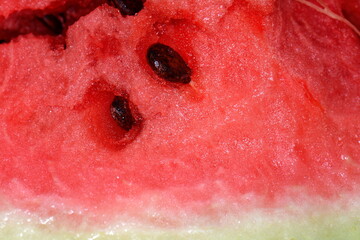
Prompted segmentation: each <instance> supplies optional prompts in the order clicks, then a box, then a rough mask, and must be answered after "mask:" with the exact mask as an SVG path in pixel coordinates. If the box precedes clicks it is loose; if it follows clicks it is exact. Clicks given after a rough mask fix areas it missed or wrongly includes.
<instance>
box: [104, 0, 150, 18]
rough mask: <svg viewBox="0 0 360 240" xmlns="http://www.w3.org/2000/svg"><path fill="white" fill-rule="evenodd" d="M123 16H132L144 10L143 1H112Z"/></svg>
mask: <svg viewBox="0 0 360 240" xmlns="http://www.w3.org/2000/svg"><path fill="white" fill-rule="evenodd" d="M110 2H111V3H112V5H113V6H114V7H116V8H117V9H119V11H120V13H121V14H122V15H123V16H132V15H135V14H137V13H138V12H140V11H141V10H142V9H143V8H144V3H143V1H142V0H110Z"/></svg>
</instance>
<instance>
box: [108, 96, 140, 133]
mask: <svg viewBox="0 0 360 240" xmlns="http://www.w3.org/2000/svg"><path fill="white" fill-rule="evenodd" d="M110 112H111V116H112V117H113V119H114V120H115V121H116V123H117V124H118V125H119V126H120V127H121V128H122V129H124V130H125V131H129V130H130V129H131V128H132V127H133V125H134V124H135V119H134V117H133V115H132V113H131V110H130V107H129V101H128V100H127V99H126V98H124V97H121V96H115V97H114V100H113V102H112V103H111V106H110Z"/></svg>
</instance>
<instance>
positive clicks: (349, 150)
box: [0, 0, 360, 239]
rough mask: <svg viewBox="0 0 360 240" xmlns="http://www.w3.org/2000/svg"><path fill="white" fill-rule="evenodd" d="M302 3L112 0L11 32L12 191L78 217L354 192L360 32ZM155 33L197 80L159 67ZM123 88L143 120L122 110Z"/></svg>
mask: <svg viewBox="0 0 360 240" xmlns="http://www.w3.org/2000/svg"><path fill="white" fill-rule="evenodd" d="M305 3H307V2H306V1H290V0H279V1H271V0H269V1H255V0H254V1H235V0H234V1H232V0H228V1H223V0H222V1H220V0H219V1H217V0H213V1H207V3H206V4H204V2H201V1H190V0H189V1H177V2H176V4H174V2H173V1H170V0H148V1H146V2H145V3H144V8H143V9H142V10H141V11H140V12H139V13H138V14H137V15H136V16H127V17H122V16H121V15H120V14H119V11H118V9H116V8H113V7H111V6H109V5H107V4H104V5H98V6H96V7H94V8H95V10H93V11H91V12H90V13H88V14H85V15H84V16H82V17H80V15H81V14H80V13H79V14H77V15H76V17H74V18H73V19H78V20H76V21H74V23H73V24H69V25H67V27H65V28H64V29H66V30H64V31H62V32H63V34H60V35H59V36H49V34H40V36H39V34H35V33H39V31H37V30H36V29H38V28H37V27H34V28H31V31H34V34H27V35H21V34H22V31H20V30H19V31H17V33H19V34H20V36H19V37H17V38H13V36H15V35H16V36H17V35H18V34H15V35H11V34H10V35H11V37H8V38H6V39H7V40H10V39H11V41H10V42H9V43H2V44H1V45H0V66H1V72H2V75H1V78H0V109H1V111H0V129H1V131H2V134H0V159H1V161H0V171H1V172H0V173H1V174H0V185H1V193H2V196H3V197H2V198H3V199H5V200H4V201H5V202H7V203H8V204H9V205H11V207H14V208H19V209H23V210H25V211H32V212H35V213H36V212H40V215H44V216H53V215H55V216H63V215H66V217H63V218H64V219H67V220H68V218H69V219H70V220H71V221H75V222H76V221H83V219H92V220H89V221H90V222H92V221H93V222H95V223H96V224H100V223H104V222H106V221H111V219H112V218H113V217H114V218H118V217H119V216H121V217H120V219H121V221H122V222H126V221H130V222H131V221H135V222H139V221H140V222H144V223H146V224H150V225H155V226H162V227H163V226H167V227H177V226H183V225H192V224H200V225H201V224H203V225H206V224H208V223H209V222H210V223H217V222H221V220H222V219H223V218H224V216H229V215H231V216H234V219H237V217H241V216H245V215H246V214H247V212H248V211H251V210H254V209H264V208H272V209H277V208H280V209H281V208H284V207H286V206H289V205H291V204H295V205H296V206H297V207H299V208H301V207H302V206H303V205H304V204H305V203H308V202H312V200H314V199H316V200H317V199H321V201H320V200H319V202H316V201H315V202H316V204H315V205H316V207H315V209H316V208H317V207H321V206H322V205H326V204H324V203H323V202H322V201H325V202H327V203H328V202H330V203H331V202H334V204H337V202H338V201H339V202H342V201H341V200H343V199H344V198H345V197H344V196H353V195H356V193H358V191H359V190H358V189H357V187H356V186H357V185H358V184H359V182H360V175H359V174H360V170H359V164H360V163H359V160H360V159H359V158H360V148H359V147H360V128H359V126H360V125H359V124H360V114H359V111H360V100H359V99H360V83H359V81H360V72H359V69H360V62H359V59H360V56H359V55H360V51H359V50H360V42H359V36H358V35H357V34H356V32H354V31H353V29H352V28H350V27H349V26H348V25H347V24H345V23H344V22H342V21H339V20H337V19H334V18H332V17H329V16H328V15H326V14H324V13H322V12H319V11H317V10H316V9H314V8H312V7H309V5H307V4H305ZM324 3H325V4H326V6H328V7H329V9H331V10H332V11H333V12H335V13H337V14H341V12H342V6H345V5H346V6H347V7H346V9H347V10H346V11H347V12H351V15H354V17H351V18H350V17H347V18H348V19H349V20H348V21H350V22H351V23H352V24H353V25H354V26H357V25H356V24H357V22H356V19H357V17H356V16H357V15H356V14H358V11H356V10H354V9H352V8H351V7H349V6H352V5H351V3H350V1H330V0H329V1H324ZM34 4H35V3H34ZM42 4H45V5H41V6H40V7H38V5H36V4H35V5H31V6H33V8H39V9H47V7H45V6H48V5H46V4H47V3H46V2H44V3H42ZM48 4H50V3H48ZM68 4H71V2H70V1H69V3H68ZM65 5H66V4H65ZM65 5H61V7H59V9H61V11H63V10H64V6H65ZM49 6H50V5H49ZM317 6H318V5H317ZM24 8H25V7H24ZM49 8H50V9H51V7H49ZM350 8H351V9H352V10H351V11H350V10H348V9H350ZM89 9H90V8H89ZM89 9H88V10H89ZM0 10H1V8H0ZM14 10H16V11H21V7H19V5H16V6H14ZM9 11H10V10H9ZM9 11H5V10H4V11H3V12H0V15H3V16H4V18H6V19H8V18H7V17H8V16H9V15H10V13H9ZM52 11H53V13H56V12H60V10H57V9H56V7H53V10H52ZM64 11H65V10H64ZM89 11H90V10H89ZM65 12H66V11H65ZM84 12H86V11H85V10H84ZM53 13H50V12H44V13H42V14H39V15H41V16H46V15H47V14H53ZM30 15H31V16H33V15H32V14H30ZM65 15H66V14H65ZM6 19H5V20H4V22H7V21H10V20H11V19H10V20H6ZM354 19H355V20H354ZM12 21H13V20H11V21H10V22H12ZM33 29H35V30H33ZM31 31H30V32H31ZM5 35H6V34H5ZM5 35H4V36H5ZM6 36H9V35H6ZM155 43H161V44H163V45H166V46H169V47H171V48H172V49H175V50H176V52H177V53H178V54H179V55H180V56H181V58H182V59H183V60H184V62H185V63H186V64H187V66H188V67H189V69H191V84H180V85H179V84H176V83H171V82H167V81H164V79H162V78H161V77H159V76H158V75H157V74H156V72H154V71H153V69H152V68H151V66H149V64H148V61H147V51H148V49H149V47H150V46H152V45H153V44H155ZM30 53H31V54H30ZM34 53H36V54H34ZM125 93H126V94H125ZM124 94H125V95H126V96H127V97H126V99H128V101H129V108H130V109H131V116H132V117H133V118H134V119H135V123H137V122H138V123H139V124H135V125H134V126H132V127H131V128H130V127H129V125H128V124H125V127H121V126H119V124H118V123H117V121H115V120H114V117H113V114H111V113H112V111H111V106H112V103H113V101H114V98H116V96H125V95H124ZM125 105H126V104H125ZM125 105H124V106H125ZM124 108H127V107H124ZM125 115H126V116H128V117H129V114H125ZM120 118H121V117H120ZM120 122H121V121H120ZM125 122H126V121H125ZM130 122H132V121H130ZM120 125H121V124H120ZM339 199H340V200H339ZM344 205H345V207H344V208H346V209H347V210H348V207H350V206H351V204H349V203H348V202H346V201H345V203H344ZM4 206H5V207H4V208H5V209H4V211H6V206H7V205H4ZM329 208H331V205H330V207H329ZM71 211H73V212H74V211H75V212H78V213H79V214H77V215H76V216H75V217H74V216H73V214H69V215H71V216H67V214H66V213H68V212H71ZM289 211H290V210H289ZM348 211H351V209H350V210H348ZM290 212H291V211H290ZM194 216H196V217H194ZM60 218H61V217H60ZM79 219H81V220H79ZM193 219H194V220H193ZM199 219H200V220H199ZM201 219H204V220H201ZM234 221H235V222H236V220H234ZM354 239H355V238H354Z"/></svg>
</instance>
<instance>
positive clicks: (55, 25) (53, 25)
mask: <svg viewBox="0 0 360 240" xmlns="http://www.w3.org/2000/svg"><path fill="white" fill-rule="evenodd" d="M39 20H40V21H41V22H42V24H43V25H45V27H47V28H48V29H49V30H50V31H51V32H52V33H53V34H54V35H60V34H62V32H63V31H64V24H63V22H62V20H61V18H60V17H59V16H55V15H52V14H48V15H45V16H43V17H42V18H40V19H39Z"/></svg>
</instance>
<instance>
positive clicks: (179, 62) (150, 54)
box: [146, 43, 191, 83]
mask: <svg viewBox="0 0 360 240" xmlns="http://www.w3.org/2000/svg"><path fill="white" fill-rule="evenodd" d="M146 57H147V61H148V64H149V65H150V67H151V68H152V69H153V70H154V72H155V73H156V74H157V75H158V76H159V77H161V78H163V79H165V80H166V81H169V82H176V83H189V82H190V81H191V78H190V76H191V69H190V68H189V66H188V65H187V64H186V62H185V61H184V59H183V58H182V57H181V56H180V54H179V53H177V52H176V51H175V50H174V49H172V48H171V47H169V46H166V45H164V44H161V43H155V44H153V45H151V46H150V47H149V49H148V51H147V56H146Z"/></svg>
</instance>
